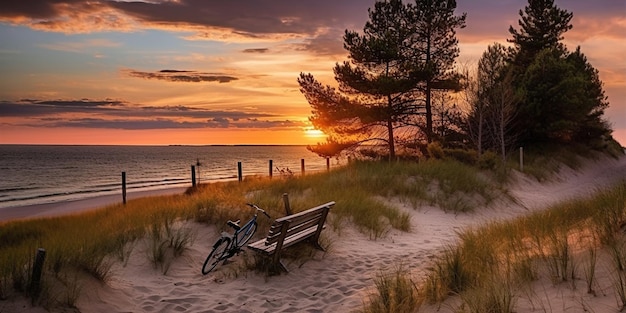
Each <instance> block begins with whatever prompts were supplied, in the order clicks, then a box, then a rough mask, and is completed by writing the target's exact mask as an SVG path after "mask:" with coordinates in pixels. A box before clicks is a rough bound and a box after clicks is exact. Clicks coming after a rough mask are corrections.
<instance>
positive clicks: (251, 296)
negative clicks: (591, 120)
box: [0, 157, 626, 313]
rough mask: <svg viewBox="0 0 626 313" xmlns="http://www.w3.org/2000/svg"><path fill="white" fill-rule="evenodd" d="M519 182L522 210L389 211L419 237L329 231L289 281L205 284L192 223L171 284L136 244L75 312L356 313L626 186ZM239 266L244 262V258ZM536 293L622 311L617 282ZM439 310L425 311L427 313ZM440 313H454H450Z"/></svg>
mask: <svg viewBox="0 0 626 313" xmlns="http://www.w3.org/2000/svg"><path fill="white" fill-rule="evenodd" d="M516 179H517V182H516V183H515V184H514V185H513V186H512V187H511V188H510V190H509V191H510V194H511V195H513V196H514V197H515V198H516V199H517V200H518V203H519V204H517V205H513V204H510V203H508V204H506V205H497V206H495V207H490V208H480V209H478V210H476V212H475V213H470V214H452V213H444V212H443V211H442V210H440V209H438V208H436V207H428V206H424V207H421V208H419V209H417V210H415V209H413V208H411V207H409V206H407V205H404V204H402V203H400V202H392V203H393V205H395V206H397V207H398V208H400V209H402V210H404V211H406V212H409V213H410V215H411V225H412V229H411V231H410V232H401V231H397V230H391V231H390V232H389V233H388V234H387V235H386V236H385V237H384V238H381V239H377V240H372V239H370V238H369V237H368V236H367V235H365V234H363V233H360V232H358V231H356V230H354V229H352V228H350V227H346V228H345V229H343V230H342V231H341V233H335V232H334V231H333V229H332V227H328V228H327V229H326V230H324V236H325V237H326V239H327V240H329V241H330V242H331V243H332V244H331V247H330V249H329V251H328V252H327V253H321V252H320V253H318V254H316V255H315V257H314V258H313V259H312V260H309V261H307V262H306V263H305V264H303V265H301V266H300V264H287V267H288V268H289V270H290V273H288V274H286V275H285V274H283V275H280V276H273V277H269V278H266V277H264V276H262V275H259V274H256V273H253V272H246V271H241V270H238V266H239V265H238V264H237V262H234V263H231V264H228V265H226V266H221V267H218V268H217V270H216V271H214V272H211V273H210V274H208V275H206V276H203V275H202V274H201V273H200V267H201V266H202V262H203V261H204V258H205V257H206V255H207V254H208V253H209V250H210V246H211V244H212V243H213V242H214V241H215V240H216V238H217V237H218V233H217V232H216V230H215V229H214V228H212V227H207V226H206V225H200V224H197V223H192V222H187V223H185V225H184V227H191V228H192V229H193V230H194V231H195V232H196V233H197V237H196V240H195V242H194V244H193V245H192V246H191V248H190V249H189V250H188V251H187V252H185V254H184V255H183V256H181V257H179V258H177V259H175V261H174V262H173V263H172V264H171V265H170V267H169V270H168V271H167V273H166V274H165V275H164V274H163V271H162V270H161V269H160V268H157V269H155V268H154V267H153V266H152V264H151V263H150V262H149V260H148V258H147V257H146V251H145V249H146V245H145V243H142V242H139V243H137V244H136V246H135V248H134V250H133V252H132V255H131V257H130V259H129V261H128V263H127V264H125V265H124V264H121V263H120V262H117V263H116V264H115V265H114V267H113V275H112V277H111V279H110V280H109V281H108V282H107V283H106V284H102V283H99V282H96V281H93V280H88V281H87V282H86V283H85V285H83V295H82V296H81V298H79V300H78V301H77V307H78V309H79V310H80V312H83V313H89V312H350V311H353V310H355V309H358V308H360V307H361V306H362V305H363V303H364V301H367V297H368V294H369V293H370V292H372V291H373V290H374V289H373V288H374V282H373V278H374V277H375V276H376V274H377V273H378V272H379V271H384V270H388V269H391V268H392V267H394V266H397V265H398V264H400V263H403V264H406V265H408V266H409V267H410V268H411V270H412V273H413V274H414V275H415V276H416V277H419V276H420V275H423V274H424V273H425V271H426V267H427V266H428V265H429V264H430V262H431V260H432V259H433V258H434V257H435V256H436V255H437V253H438V252H439V251H441V249H442V248H443V247H444V246H445V245H446V244H448V243H452V242H454V241H455V240H456V234H457V232H458V231H460V230H462V229H464V228H466V227H468V226H476V225H481V224H484V223H485V222H487V221H493V220H503V219H510V218H514V217H517V216H521V215H524V214H528V213H529V212H532V211H536V210H540V209H543V208H545V207H547V206H549V205H551V204H554V203H557V202H559V201H562V200H564V199H570V198H576V197H581V196H585V195H589V194H591V193H593V192H594V191H596V190H598V189H600V188H603V187H606V186H608V185H610V184H613V183H615V182H618V181H620V180H625V179H626V157H624V158H621V159H620V160H614V159H608V158H604V159H602V160H599V161H596V162H592V163H590V164H588V165H587V166H585V167H584V168H582V169H579V170H577V171H573V170H563V171H562V172H561V173H560V175H559V177H558V179H556V180H553V181H551V182H547V183H538V182H536V181H535V180H533V179H530V178H527V177H525V176H523V175H518V177H517V178H516ZM328 200H333V199H328ZM331 211H332V210H331ZM248 253H251V252H248ZM235 259H236V260H239V261H241V259H243V256H240V257H236V258H235ZM598 275H599V278H600V279H602V276H603V275H607V274H606V273H604V272H603V271H602V270H599V273H598ZM605 280H606V277H605ZM536 284H538V285H537V288H538V290H540V291H538V292H537V294H535V295H534V296H530V295H528V296H527V297H526V298H524V296H522V297H521V298H520V300H519V301H518V310H517V312H544V311H547V312H582V311H583V309H582V308H583V307H585V306H587V307H588V308H595V309H594V310H593V311H592V312H616V311H617V310H616V305H615V298H614V297H613V295H612V291H611V290H612V289H611V288H609V287H610V285H609V284H610V282H606V284H604V283H603V286H601V288H602V290H603V291H604V292H603V293H602V295H601V296H598V297H591V296H585V295H584V294H585V290H584V287H583V286H581V288H580V290H578V291H575V290H574V291H573V290H571V288H565V287H559V286H556V287H555V286H553V285H552V284H551V283H550V282H549V281H548V282H541V281H540V282H537V283H536ZM581 285H583V284H581ZM451 301H454V299H453V300H451ZM31 309H32V308H31ZM431 309H432V310H431ZM435 309H437V308H428V307H426V308H423V309H422V311H420V312H431V311H433V312H434V310H435ZM438 309H440V311H439V312H453V308H452V307H450V306H445V305H444V306H442V307H441V308H438ZM32 310H33V312H34V310H36V309H32ZM0 311H2V307H1V304H0ZM5 311H6V310H5Z"/></svg>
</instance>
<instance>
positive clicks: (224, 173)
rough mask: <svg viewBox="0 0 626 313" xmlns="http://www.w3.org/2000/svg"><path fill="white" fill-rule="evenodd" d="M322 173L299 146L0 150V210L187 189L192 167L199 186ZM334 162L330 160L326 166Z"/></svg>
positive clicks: (12, 147)
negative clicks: (254, 177) (124, 193)
mask: <svg viewBox="0 0 626 313" xmlns="http://www.w3.org/2000/svg"><path fill="white" fill-rule="evenodd" d="M301 159H304V160H305V169H306V171H307V172H308V171H321V170H326V160H325V159H323V158H320V157H318V156H317V155H316V154H313V153H311V152H309V151H308V150H306V147H304V146H40V145H0V208H2V207H12V206H23V205H31V204H40V203H49V202H58V201H68V200H78V199H84V198H89V197H94V196H100V195H109V194H116V193H118V194H121V190H122V186H121V185H122V183H121V181H122V178H121V177H122V172H126V188H127V191H128V192H133V191H141V190H151V189H162V188H171V187H188V186H191V165H196V164H197V163H198V162H200V166H196V169H197V170H196V171H197V176H196V177H197V179H198V180H199V181H200V183H202V182H209V181H219V180H233V179H237V162H242V168H243V175H244V176H249V175H266V176H267V175H269V160H273V165H274V166H273V167H274V171H273V172H274V174H273V175H275V176H278V175H280V173H279V172H278V171H277V169H282V170H285V169H287V168H289V169H290V170H291V171H292V172H294V173H295V174H299V173H300V169H301V161H300V160H301ZM336 164H337V161H336V160H331V167H333V166H336Z"/></svg>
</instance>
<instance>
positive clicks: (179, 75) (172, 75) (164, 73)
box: [126, 70, 238, 83]
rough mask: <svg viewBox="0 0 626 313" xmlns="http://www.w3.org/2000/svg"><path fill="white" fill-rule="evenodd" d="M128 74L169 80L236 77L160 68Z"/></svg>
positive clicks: (207, 79)
mask: <svg viewBox="0 0 626 313" xmlns="http://www.w3.org/2000/svg"><path fill="white" fill-rule="evenodd" d="M126 72H127V73H128V75H129V76H132V77H139V78H143V79H158V80H165V81H170V82H189V83H200V82H218V83H229V82H231V81H233V80H237V79H238V78H237V77H233V76H228V75H224V74H220V73H202V72H196V71H179V70H161V71H158V72H140V71H133V70H128V71H126Z"/></svg>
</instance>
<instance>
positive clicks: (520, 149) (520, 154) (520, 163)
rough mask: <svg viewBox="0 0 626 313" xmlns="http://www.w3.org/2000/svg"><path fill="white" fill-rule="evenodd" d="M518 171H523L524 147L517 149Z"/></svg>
mask: <svg viewBox="0 0 626 313" xmlns="http://www.w3.org/2000/svg"><path fill="white" fill-rule="evenodd" d="M519 170H520V172H523V171H524V147H519Z"/></svg>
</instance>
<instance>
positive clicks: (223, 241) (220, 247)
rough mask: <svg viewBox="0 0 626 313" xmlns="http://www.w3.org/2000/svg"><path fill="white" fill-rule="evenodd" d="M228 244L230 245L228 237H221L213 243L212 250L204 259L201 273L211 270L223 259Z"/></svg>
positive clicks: (204, 273)
mask: <svg viewBox="0 0 626 313" xmlns="http://www.w3.org/2000/svg"><path fill="white" fill-rule="evenodd" d="M228 246H230V238H227V237H223V238H220V239H219V240H218V241H217V242H216V243H215V244H214V245H213V250H211V253H209V256H207V257H206V260H204V264H203V265H202V275H206V274H208V273H209V272H210V271H212V270H213V269H214V268H215V267H216V266H217V264H218V263H219V262H221V261H223V260H224V255H225V254H226V252H227V251H228Z"/></svg>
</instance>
